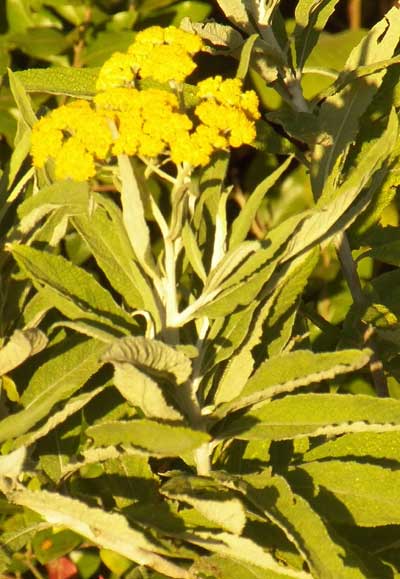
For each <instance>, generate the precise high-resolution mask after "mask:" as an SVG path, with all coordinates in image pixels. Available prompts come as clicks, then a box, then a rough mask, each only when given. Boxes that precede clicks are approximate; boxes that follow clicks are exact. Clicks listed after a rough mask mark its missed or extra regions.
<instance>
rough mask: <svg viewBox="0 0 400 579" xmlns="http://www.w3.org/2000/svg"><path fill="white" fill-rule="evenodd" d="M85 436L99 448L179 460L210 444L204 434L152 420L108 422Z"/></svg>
mask: <svg viewBox="0 0 400 579" xmlns="http://www.w3.org/2000/svg"><path fill="white" fill-rule="evenodd" d="M86 433H87V435H88V436H90V437H91V438H93V440H94V442H95V444H96V445H98V446H108V445H116V444H132V445H133V446H136V447H138V448H140V449H143V450H144V451H146V452H148V453H150V454H154V455H156V456H158V455H160V456H162V455H164V456H178V455H180V454H183V453H185V452H189V451H191V450H194V449H196V448H198V447H199V446H201V445H202V444H204V443H205V442H207V441H208V440H209V436H208V435H207V434H205V433H204V432H200V431H195V430H191V429H190V428H184V427H183V426H169V425H167V424H161V423H159V422H156V421H152V420H132V421H130V422H123V421H115V422H107V423H103V424H98V425H94V426H89V428H88V429H87V430H86Z"/></svg>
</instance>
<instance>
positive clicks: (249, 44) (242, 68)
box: [236, 34, 259, 80]
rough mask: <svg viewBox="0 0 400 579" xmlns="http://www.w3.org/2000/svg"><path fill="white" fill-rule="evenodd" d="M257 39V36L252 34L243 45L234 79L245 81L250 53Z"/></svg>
mask: <svg viewBox="0 0 400 579" xmlns="http://www.w3.org/2000/svg"><path fill="white" fill-rule="evenodd" d="M258 37H259V36H258V34H252V35H251V36H249V38H248V39H247V40H246V42H245V43H244V46H243V48H242V52H241V53H240V61H239V66H238V69H237V72H236V77H237V78H240V79H241V80H244V79H245V77H246V74H247V71H248V70H249V66H250V59H251V52H252V50H253V47H254V44H255V42H256V40H257V38H258Z"/></svg>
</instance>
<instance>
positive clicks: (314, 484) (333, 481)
mask: <svg viewBox="0 0 400 579" xmlns="http://www.w3.org/2000/svg"><path fill="white" fill-rule="evenodd" d="M290 478H291V481H292V484H293V486H294V487H295V488H296V487H297V488H298V489H299V492H301V493H302V494H303V495H307V496H310V498H309V500H310V502H311V503H312V504H313V505H314V506H315V508H316V509H318V510H319V511H320V512H321V513H322V514H323V515H324V516H325V517H327V518H328V519H331V520H332V521H335V522H339V523H345V524H351V525H354V524H356V525H359V526H361V527H376V526H379V525H398V524H399V523H400V497H399V489H400V470H399V469H396V470H392V469H389V468H383V467H381V466H376V465H373V464H368V463H359V462H352V461H344V460H322V461H321V462H319V461H315V462H310V463H307V464H303V465H301V466H300V467H299V468H296V469H294V470H293V471H292V473H291V477H290Z"/></svg>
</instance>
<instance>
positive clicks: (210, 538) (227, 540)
mask: <svg viewBox="0 0 400 579" xmlns="http://www.w3.org/2000/svg"><path fill="white" fill-rule="evenodd" d="M185 537H186V539H187V540H188V541H190V542H192V543H194V544H195V545H199V546H201V547H205V548H206V549H208V550H210V551H212V552H214V553H218V554H220V555H222V556H223V557H229V558H230V559H234V560H235V559H236V560H237V561H241V562H244V563H250V565H252V564H253V563H255V562H256V563H257V566H258V567H260V568H261V569H264V570H265V571H267V572H268V575H267V577H268V578H269V577H271V578H273V579H275V577H276V578H278V577H281V576H283V577H296V578H298V579H311V575H310V574H309V573H306V572H304V571H295V570H294V569H291V568H290V567H284V566H283V565H280V564H279V563H278V561H277V560H276V559H275V558H274V557H272V556H271V555H270V554H269V553H267V552H266V551H264V549H262V548H261V547H260V546H259V545H257V544H256V543H255V542H254V541H252V540H250V539H247V538H246V537H237V536H236V535H231V534H230V533H209V532H207V531H197V532H196V533H193V534H192V535H189V534H188V533H187V534H186V535H185Z"/></svg>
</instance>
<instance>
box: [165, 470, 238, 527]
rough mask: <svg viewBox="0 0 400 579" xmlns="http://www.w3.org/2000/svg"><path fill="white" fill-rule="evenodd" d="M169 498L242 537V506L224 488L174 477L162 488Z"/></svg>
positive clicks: (209, 482) (207, 482) (196, 479)
mask: <svg viewBox="0 0 400 579" xmlns="http://www.w3.org/2000/svg"><path fill="white" fill-rule="evenodd" d="M162 493H163V494H165V495H166V496H168V497H170V498H172V499H174V500H180V501H182V502H184V503H187V504H189V505H192V506H193V507H194V508H195V509H196V510H198V511H199V512H200V513H201V514H202V515H203V516H205V517H206V518H207V519H209V520H210V521H213V522H215V523H217V525H218V526H220V527H222V528H223V529H224V530H226V531H229V532H231V533H234V534H236V535H240V534H241V533H242V531H243V528H244V525H245V523H246V515H245V510H244V507H243V504H242V503H241V501H240V500H239V499H238V498H237V497H235V496H234V495H233V493H231V492H229V491H226V489H224V488H223V487H221V486H220V485H218V484H215V483H213V482H212V481H209V480H203V479H201V478H196V477H183V476H178V477H173V478H172V479H170V480H169V481H168V482H167V483H166V484H165V485H163V487H162Z"/></svg>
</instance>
